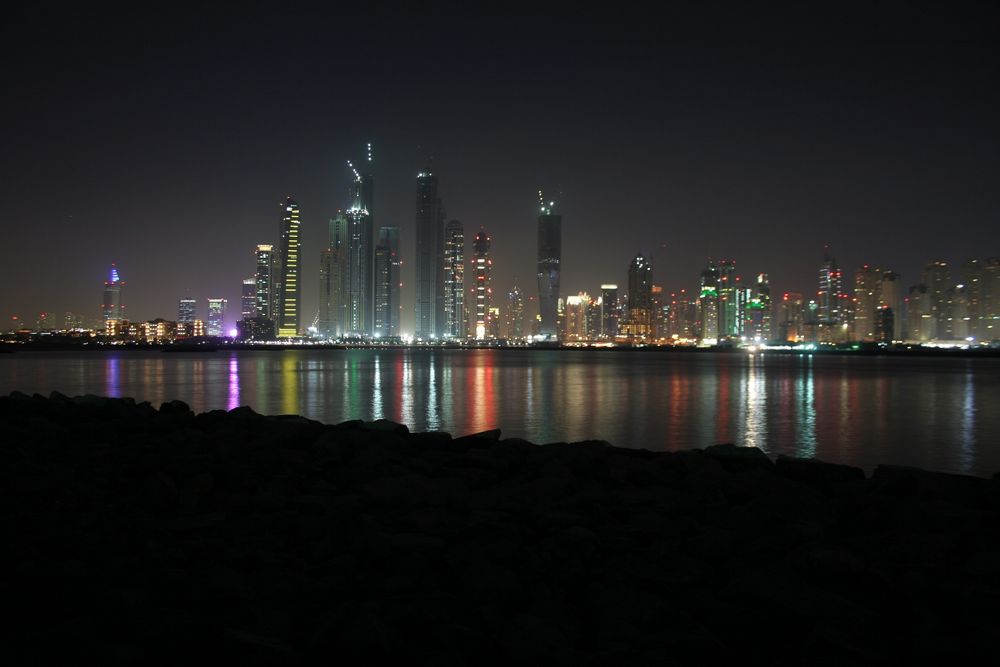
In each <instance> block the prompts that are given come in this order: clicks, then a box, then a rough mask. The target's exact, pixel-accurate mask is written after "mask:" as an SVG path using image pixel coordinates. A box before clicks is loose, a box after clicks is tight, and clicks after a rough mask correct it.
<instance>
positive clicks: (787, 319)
mask: <svg viewBox="0 0 1000 667" xmlns="http://www.w3.org/2000/svg"><path fill="white" fill-rule="evenodd" d="M805 318H806V313H805V303H804V300H803V298H802V295H801V294H800V293H798V292H785V293H784V295H782V297H781V301H780V302H779V303H778V339H779V340H782V341H785V342H788V343H799V342H802V340H803V338H804V333H805V332H804V327H805Z"/></svg>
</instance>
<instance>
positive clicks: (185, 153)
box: [0, 7, 1000, 330]
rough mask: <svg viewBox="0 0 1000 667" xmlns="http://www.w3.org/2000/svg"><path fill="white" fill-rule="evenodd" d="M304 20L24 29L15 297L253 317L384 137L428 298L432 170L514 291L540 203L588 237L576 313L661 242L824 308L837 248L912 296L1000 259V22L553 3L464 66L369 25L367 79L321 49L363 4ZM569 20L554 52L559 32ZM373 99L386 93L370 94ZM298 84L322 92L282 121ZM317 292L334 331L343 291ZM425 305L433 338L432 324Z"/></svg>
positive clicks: (306, 263)
mask: <svg viewBox="0 0 1000 667" xmlns="http://www.w3.org/2000/svg"><path fill="white" fill-rule="evenodd" d="M286 11H290V10H282V9H278V8H267V9H263V10H258V11H256V12H253V11H248V12H241V13H240V14H238V15H237V14H235V13H232V12H229V11H227V10H226V9H225V8H223V7H214V8H210V9H208V10H206V11H205V12H204V13H203V14H202V15H200V16H199V21H198V23H197V24H193V23H191V22H190V20H189V18H188V17H187V15H186V14H185V13H184V12H183V11H179V10H176V11H174V10H165V12H164V15H163V16H161V17H160V20H158V21H157V22H156V23H155V25H152V24H151V25H146V24H142V25H137V24H135V23H134V18H130V17H129V16H128V15H124V14H114V13H112V12H110V11H109V10H101V9H98V10H93V9H91V10H88V11H87V12H83V10H82V9H81V10H79V12H76V11H68V12H67V13H65V14H61V15H59V16H58V17H53V16H47V15H45V16H42V15H39V14H37V13H36V12H37V10H35V9H33V8H29V7H19V8H18V9H17V10H16V11H15V12H13V14H12V15H11V17H10V19H11V20H10V21H9V22H7V25H6V26H4V28H3V29H4V31H5V32H4V36H5V37H6V38H7V39H6V41H5V43H4V47H3V48H5V49H6V53H7V54H8V55H9V57H8V59H7V62H8V63H9V65H10V66H9V67H8V68H6V71H5V74H4V76H5V77H6V79H5V80H6V81H7V82H8V83H9V84H10V85H11V86H12V87H13V88H14V89H24V90H29V91H31V92H32V98H33V100H34V102H35V103H34V104H33V105H30V108H27V107H26V108H24V109H21V108H20V107H17V106H16V105H10V106H9V107H8V108H5V109H4V110H3V111H2V113H3V120H4V121H5V123H4V125H3V126H4V127H6V128H8V129H9V130H10V131H11V132H10V135H11V136H10V142H9V146H8V159H7V160H5V161H4V165H3V166H2V170H3V173H2V176H3V179H0V183H3V185H2V186H0V187H3V188H4V193H5V194H6V195H7V196H6V197H4V198H3V199H2V200H0V202H2V203H0V221H2V223H3V225H4V228H5V229H6V230H8V231H9V232H13V231H15V230H16V231H17V232H18V233H19V235H21V236H22V237H23V238H24V243H23V244H22V245H20V246H18V247H14V246H12V245H8V246H6V247H5V249H4V250H3V251H2V252H3V260H4V261H3V262H0V272H2V273H0V279H3V280H5V282H6V283H7V284H18V285H19V288H18V289H17V290H10V291H5V293H4V295H3V298H2V299H0V315H2V316H3V319H4V320H7V321H9V318H10V316H11V315H13V314H18V315H21V316H22V317H23V318H32V317H35V316H37V313H38V312H40V311H43V310H44V311H50V312H57V313H61V312H63V311H66V310H68V311H72V312H79V313H85V314H86V315H87V316H88V317H89V314H90V313H91V312H93V310H95V309H96V307H97V306H98V305H99V304H96V303H95V299H94V297H93V293H94V292H93V285H92V283H90V282H89V281H88V280H85V279H84V278H85V277H87V276H100V275H104V274H105V272H106V271H107V266H108V265H109V264H110V263H111V262H117V263H118V265H119V267H121V268H122V270H123V275H126V276H127V280H128V282H129V285H128V288H127V289H128V293H129V295H130V296H129V298H128V299H127V301H128V303H129V304H130V305H131V307H132V310H130V316H132V317H135V318H136V319H148V318H152V317H157V316H169V315H170V313H172V312H173V311H174V310H175V308H176V301H177V299H178V297H179V296H182V295H191V296H195V297H197V298H198V299H199V301H200V300H203V299H204V298H207V297H208V296H209V295H212V296H216V297H224V298H227V299H228V300H229V301H230V302H231V303H237V302H238V300H239V298H240V292H239V289H240V284H239V280H240V279H241V278H243V277H246V276H247V275H249V274H250V273H252V272H253V266H254V264H253V257H252V247H253V244H256V243H261V242H265V241H266V242H268V243H275V244H277V243H278V239H274V238H272V237H273V229H274V217H273V210H274V209H273V206H274V204H275V203H277V202H280V201H281V200H282V198H283V197H284V196H286V195H291V196H292V197H294V198H295V199H296V201H298V202H299V203H300V204H301V208H302V243H303V246H302V258H303V267H304V269H303V270H304V271H310V272H311V271H312V268H311V267H313V266H314V264H315V261H316V260H315V258H316V257H318V256H319V253H320V252H321V251H322V249H323V248H324V247H325V245H324V244H325V243H326V238H325V237H326V234H325V226H326V224H327V220H328V219H329V218H330V217H332V216H333V215H334V214H335V212H336V211H337V210H338V209H340V208H343V207H344V205H345V203H346V202H345V201H344V196H343V193H344V179H345V173H344V171H345V170H344V168H343V156H349V155H356V154H357V147H358V146H359V145H363V144H364V142H367V141H371V142H373V143H374V144H375V145H376V146H377V147H378V149H379V160H378V167H377V178H378V180H379V183H380V186H379V199H378V201H379V203H378V206H379V216H378V220H376V221H374V224H375V225H376V229H377V228H378V227H379V226H383V225H393V226H398V227H399V229H400V240H401V247H400V255H401V256H402V257H403V258H404V262H406V264H404V267H403V274H402V275H403V283H404V286H403V292H402V300H403V302H404V303H411V302H412V298H413V297H412V294H413V288H414V285H413V282H414V281H413V278H412V274H411V272H410V269H409V267H410V266H413V264H412V262H413V261H414V259H415V257H416V253H415V243H416V237H417V234H416V229H415V222H414V219H413V203H412V202H413V199H412V197H413V194H412V193H413V178H414V174H415V173H416V172H417V171H418V170H420V169H422V168H423V167H425V166H428V167H429V168H430V169H431V170H432V171H433V173H434V174H435V175H436V176H438V177H439V190H438V195H439V196H440V198H441V200H442V201H443V202H445V203H446V204H447V212H448V216H449V218H454V219H458V220H461V221H462V222H463V223H464V224H465V225H466V227H467V228H468V229H469V230H475V229H478V228H479V227H480V226H484V227H486V228H487V229H489V230H490V233H491V235H492V236H493V247H492V249H491V253H492V256H493V259H494V265H495V273H494V282H495V284H496V286H497V289H498V293H506V290H508V289H510V288H511V286H512V285H513V284H514V282H515V279H517V281H518V283H519V285H520V287H521V289H522V290H523V291H525V293H526V294H527V295H528V296H532V295H533V294H532V293H533V292H534V290H533V289H530V288H529V287H530V285H531V283H532V282H533V281H531V277H532V276H534V275H535V273H536V271H537V257H536V256H535V253H534V251H533V250H531V251H530V252H524V248H525V247H526V246H528V247H531V246H533V245H534V244H533V243H532V239H533V238H534V236H535V234H536V233H537V230H536V226H537V220H536V218H537V208H536V207H537V202H536V201H535V199H534V196H533V193H535V192H536V191H537V190H538V189H539V188H541V189H542V190H543V191H544V192H545V193H546V194H547V195H549V194H550V193H551V197H552V198H553V199H555V200H556V202H557V211H558V213H559V214H560V215H562V216H564V220H565V222H564V229H563V232H562V245H563V248H562V255H563V257H564V261H563V262H562V265H561V278H560V280H561V285H562V287H561V291H562V292H563V294H576V293H577V292H578V291H580V290H586V291H589V292H590V293H595V292H596V290H597V289H598V285H599V284H600V283H602V282H611V283H616V284H619V285H622V284H625V283H626V275H625V274H626V270H625V265H626V264H627V260H626V262H622V258H623V257H625V258H627V257H629V256H631V255H632V254H633V253H634V252H635V251H636V249H637V248H638V249H640V250H641V251H642V252H643V253H644V254H645V255H646V256H647V257H650V258H651V259H652V262H653V266H654V269H653V270H654V281H655V282H656V284H658V285H662V286H664V287H665V288H666V289H674V288H677V287H685V288H686V289H688V290H692V289H696V288H697V286H696V284H695V282H696V281H692V280H691V278H690V277H691V276H692V275H695V276H696V275H697V274H698V273H699V272H700V271H701V270H702V269H703V267H704V265H705V262H706V260H707V258H710V257H711V258H716V259H718V258H729V257H736V258H737V259H738V261H739V262H740V265H741V266H742V267H747V271H746V272H745V273H744V278H745V279H747V280H749V279H750V278H751V277H753V276H755V275H756V273H757V272H759V271H765V272H767V273H769V277H770V281H771V284H772V285H773V286H775V289H776V290H777V291H801V292H809V291H810V290H811V287H812V284H813V280H814V275H815V271H816V262H815V256H816V252H817V250H816V249H817V248H821V247H822V246H823V245H824V244H827V243H829V244H831V245H832V246H833V247H834V248H835V249H836V252H837V254H838V259H839V261H840V264H841V266H842V267H844V269H845V271H852V270H853V268H854V267H856V266H861V265H863V264H866V263H867V264H871V265H873V266H875V265H877V266H880V267H889V268H891V269H892V270H893V271H895V272H897V273H899V274H900V275H901V276H902V280H903V284H904V285H906V286H908V285H910V284H916V283H917V282H918V276H919V274H920V272H921V271H922V268H923V264H924V263H925V262H926V261H929V260H930V259H931V258H934V257H935V256H940V257H941V258H942V259H944V260H945V261H947V262H949V263H951V264H958V263H960V262H962V261H964V260H965V259H967V258H969V257H975V256H979V255H981V254H986V255H988V254H995V252H994V251H992V250H990V249H987V251H986V253H980V251H979V248H980V247H981V245H982V240H983V239H984V238H989V237H990V236H991V235H993V236H995V232H993V231H992V230H993V227H994V226H995V224H996V219H997V217H998V213H1000V200H998V197H1000V195H998V193H997V190H996V188H995V187H993V185H992V184H993V183H994V182H995V181H996V177H997V173H998V164H997V160H996V157H995V156H996V155H997V154H1000V151H998V150H997V147H998V133H997V128H996V123H995V120H994V119H995V118H996V117H998V116H1000V114H998V111H1000V100H998V94H997V91H996V89H995V86H989V85H985V84H986V82H988V81H992V80H994V76H993V75H994V73H995V69H996V64H997V58H996V47H995V46H994V45H993V42H992V40H991V39H990V38H989V35H990V31H989V29H988V26H990V25H991V22H990V21H986V20H983V19H984V18H985V17H983V16H981V15H979V14H977V12H976V11H974V10H966V11H963V12H957V11H948V10H946V9H943V8H937V9H931V8H929V7H921V8H920V11H916V10H914V11H910V12H905V13H897V12H890V11H887V10H885V9H881V10H879V9H876V10H869V11H867V12H866V13H865V14H864V21H858V20H857V19H858V15H857V14H855V13H852V12H851V11H847V10H844V11H838V10H834V9H831V8H820V9H819V10H817V9H816V8H810V13H811V14H812V13H814V14H815V16H812V15H806V14H805V13H792V14H787V15H786V14H781V13H778V12H775V13H767V12H765V11H763V10H760V9H759V8H744V9H739V8H729V9H725V10H724V11H723V10H719V11H717V12H715V13H712V12H709V11H705V12H701V11H699V10H696V9H691V8H687V9H683V8H681V9H674V10H671V11H674V12H676V14H675V15H674V16H672V18H671V20H670V21H668V22H666V23H663V22H660V21H655V22H654V21H648V22H644V21H643V20H642V18H643V17H642V16H641V15H635V14H629V13H626V14H623V15H622V16H620V17H617V18H616V19H615V20H605V19H606V17H603V16H600V15H593V14H587V13H586V12H577V13H574V14H573V17H572V19H571V20H562V19H565V17H561V16H559V15H558V14H557V13H555V12H554V11H552V10H548V11H552V13H551V14H546V11H547V10H539V11H540V12H541V14H540V15H539V16H538V19H539V20H538V21H537V24H535V23H534V22H532V25H526V24H525V22H524V21H522V20H521V17H520V16H519V15H517V14H516V12H515V13H512V14H510V15H504V14H497V15H491V16H487V17H483V16H479V15H476V14H474V13H469V12H465V13H463V12H456V13H454V14H453V15H451V16H450V17H449V18H448V19H447V21H446V24H447V27H448V28H449V29H448V30H447V31H446V33H447V37H446V38H445V39H444V40H443V41H442V42H441V44H440V46H438V47H435V46H428V45H425V44H423V43H421V42H420V41H419V40H416V38H415V37H414V36H413V35H411V31H412V32H413V34H417V33H419V30H414V28H417V27H419V26H421V25H423V24H422V23H421V18H420V16H419V15H416V16H413V17H410V18H413V19H414V22H412V24H411V23H407V22H406V21H392V22H380V21H378V20H374V21H354V22H352V25H358V26H363V27H361V28H359V29H358V31H356V33H355V34H352V35H348V36H346V37H345V39H346V40H348V42H349V43H348V44H345V48H344V49H341V51H343V52H344V53H349V52H351V51H352V49H350V48H348V47H349V46H350V45H351V44H353V43H354V41H357V42H358V44H368V43H372V44H377V45H378V54H379V58H377V59H376V60H377V61H378V62H376V63H373V64H372V65H371V68H372V69H368V70H365V69H364V68H357V67H346V66H345V67H340V65H342V64H344V65H346V61H342V60H336V61H335V62H332V61H331V60H330V58H333V57H335V56H330V55H329V54H327V53H326V50H325V49H321V48H319V46H318V45H319V44H322V43H323V40H321V39H315V38H316V37H318V36H320V35H322V34H327V32H328V29H329V27H330V26H331V25H332V24H338V23H343V22H344V21H346V20H349V19H351V18H352V17H353V15H340V14H329V13H325V12H324V11H323V10H319V9H316V10H308V11H306V10H303V11H302V13H300V14H294V13H293V14H291V15H286V13H285V12H286ZM557 17H558V18H559V19H560V20H554V21H552V24H556V23H558V24H559V25H560V28H561V29H560V31H559V32H558V35H555V36H552V39H551V40H549V39H548V37H549V36H550V35H549V34H547V33H546V32H545V30H544V27H543V26H544V25H546V20H547V19H556V18H557ZM283 18H284V19H287V20H288V21H290V24H291V25H294V26H296V29H297V31H299V32H300V33H301V41H302V43H303V48H302V49H301V50H297V51H296V52H295V53H294V54H283V53H282V52H280V51H279V50H278V49H279V47H280V41H276V37H275V36H274V35H272V34H270V31H271V26H272V25H274V24H275V23H276V19H283ZM81 22H82V24H84V25H87V26H88V28H89V29H88V30H78V29H77V28H78V26H79V25H80V24H81ZM761 25H766V26H767V27H768V28H769V30H768V31H767V32H766V35H767V38H768V39H767V40H765V39H764V38H763V36H764V34H765V33H764V32H763V31H761V32H758V31H756V30H755V29H754V27H755V26H761ZM222 27H225V29H220V28H222ZM237 34H239V35H241V38H240V40H239V41H238V42H236V41H234V37H232V35H237ZM543 34H544V35H545V36H546V39H539V37H540V36H541V35H543ZM108 35H114V36H115V37H116V39H115V40H111V39H107V37H108ZM29 36H30V39H31V44H30V45H29V44H28V42H27V41H26V40H27V39H28V38H29ZM597 37H600V39H599V40H598V39H596V38H597ZM598 42H599V43H600V44H602V48H600V49H595V48H593V46H592V45H593V44H595V43H598ZM29 46H30V47H31V48H28V47H29ZM122 49H130V50H131V51H130V53H133V55H134V57H132V58H129V59H128V62H126V61H125V60H122V59H121V50H122ZM451 49H455V50H461V51H462V53H464V54H465V55H466V56H467V57H466V58H465V59H463V61H462V62H458V61H456V60H455V59H454V58H450V57H448V54H449V53H450V50H451ZM412 62H420V63H421V67H422V68H423V70H421V71H422V72H423V73H422V74H421V75H420V76H417V77H412V76H411V75H410V73H411V71H412V68H411V67H410V63H412ZM73 63H80V66H81V67H83V66H86V67H87V69H86V71H77V69H75V68H73V67H72V64H73ZM95 65H105V66H95ZM67 66H69V67H67ZM140 68H141V69H140ZM193 72H197V73H198V75H197V76H192V73H193ZM329 72H336V76H335V77H334V76H333V75H332V74H329ZM762 72H766V74H764V73H762ZM38 81H45V82H46V83H45V85H44V86H40V85H39V84H37V83H36V82H38ZM894 82H906V83H907V85H906V86H899V85H894ZM362 84H363V88H359V89H363V90H365V91H366V95H365V96H363V99H361V100H360V101H359V102H358V103H357V104H355V105H344V104H343V91H344V90H349V89H352V88H354V87H357V86H361V85H362ZM289 86H292V87H294V88H295V90H296V91H297V94H299V95H301V98H302V99H301V101H300V102H299V103H296V104H295V105H283V104H278V103H277V100H278V99H282V98H281V96H280V95H276V94H275V91H277V90H287V89H288V87H289ZM328 90H329V91H331V92H326V91H328ZM416 93H419V94H416ZM609 98H613V99H615V100H616V104H615V105H612V106H611V107H609V108H605V107H604V106H602V107H601V111H600V113H595V112H593V111H590V109H593V108H594V102H595V101H596V100H600V99H609ZM425 99H434V100H436V101H435V103H434V104H424V103H422V102H421V100H425ZM55 109H59V114H58V115H56V114H55V112H54V110H55ZM39 110H43V111H39ZM483 128H489V130H488V131H487V132H484V131H483ZM15 130H16V131H15ZM609 229H612V230H614V233H608V230H609ZM663 244H666V250H665V251H660V250H658V249H659V248H660V247H661V246H662V245H663ZM248 248H249V249H248ZM178 258H183V259H182V260H180V261H178ZM27 274H31V275H32V276H33V279H32V280H31V281H29V282H28V284H22V283H23V281H18V280H17V277H18V276H23V275H27ZM595 274H598V275H599V277H596V278H594V277H593V276H594V275H595ZM303 275H304V277H303V281H304V282H303V284H302V285H301V290H302V302H303V303H304V304H307V307H306V309H305V310H303V312H302V313H301V316H302V319H305V320H309V321H311V319H312V317H313V315H314V312H311V309H312V308H313V307H314V306H313V305H312V304H315V303H316V302H317V301H318V289H319V286H318V280H316V279H315V277H312V276H311V275H309V274H303ZM845 275H846V274H845ZM402 315H403V322H402V323H401V327H402V328H404V329H411V330H412V328H413V323H412V317H413V314H412V309H411V308H409V307H405V308H404V309H403V311H402Z"/></svg>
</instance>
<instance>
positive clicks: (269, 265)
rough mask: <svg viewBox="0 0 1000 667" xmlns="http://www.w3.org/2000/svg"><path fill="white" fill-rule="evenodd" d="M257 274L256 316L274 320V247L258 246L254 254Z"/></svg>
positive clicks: (255, 276)
mask: <svg viewBox="0 0 1000 667" xmlns="http://www.w3.org/2000/svg"><path fill="white" fill-rule="evenodd" d="M255 257H256V260H257V272H256V273H255V274H254V278H255V281H256V282H255V287H256V290H257V316H258V317H263V318H264V319H267V320H273V319H274V305H275V298H274V265H275V256H274V246H273V245H270V244H260V245H258V246H257V251H256V252H255Z"/></svg>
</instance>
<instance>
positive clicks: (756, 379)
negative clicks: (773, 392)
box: [745, 355, 767, 451]
mask: <svg viewBox="0 0 1000 667" xmlns="http://www.w3.org/2000/svg"><path fill="white" fill-rule="evenodd" d="M762 363H763V359H762V358H761V357H760V356H759V355H754V356H751V357H749V364H750V367H749V369H748V371H747V388H746V421H745V424H746V437H745V441H746V444H747V446H749V447H757V448H758V449H763V450H764V451H767V384H766V383H765V381H764V378H765V373H764V371H763V369H758V367H759V366H760V365H761V364H762Z"/></svg>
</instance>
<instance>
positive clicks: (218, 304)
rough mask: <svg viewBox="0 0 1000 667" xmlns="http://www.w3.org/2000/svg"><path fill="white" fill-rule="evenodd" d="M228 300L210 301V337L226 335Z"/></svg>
mask: <svg viewBox="0 0 1000 667" xmlns="http://www.w3.org/2000/svg"><path fill="white" fill-rule="evenodd" d="M226 304H227V302H226V300H225V299H212V298H210V299H209V300H208V335H209V336H225V335H226V325H225V321H226Z"/></svg>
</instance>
